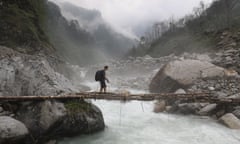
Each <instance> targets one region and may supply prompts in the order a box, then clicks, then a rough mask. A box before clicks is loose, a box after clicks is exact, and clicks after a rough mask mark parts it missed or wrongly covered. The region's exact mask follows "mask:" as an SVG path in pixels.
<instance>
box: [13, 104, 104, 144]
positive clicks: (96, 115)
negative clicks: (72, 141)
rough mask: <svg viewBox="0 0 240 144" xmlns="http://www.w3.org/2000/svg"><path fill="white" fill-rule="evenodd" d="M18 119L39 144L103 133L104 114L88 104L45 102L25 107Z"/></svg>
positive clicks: (22, 107) (19, 111)
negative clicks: (55, 139) (97, 132)
mask: <svg viewBox="0 0 240 144" xmlns="http://www.w3.org/2000/svg"><path fill="white" fill-rule="evenodd" d="M17 114H18V115H17V119H18V120H20V121H22V122H23V123H24V124H25V125H26V127H27V128H28V129H29V131H30V133H31V136H32V137H34V139H35V140H38V141H39V142H40V143H43V142H46V141H48V140H49V139H54V138H58V137H61V136H74V135H79V134H85V133H93V132H96V131H100V130H103V129H104V127H105V125H104V120H103V116H102V113H101V111H100V110H99V109H98V108H97V107H96V106H94V105H93V104H90V103H87V102H85V101H70V102H64V103H62V102H57V101H44V102H37V103H36V102H33V103H29V104H24V105H23V106H21V108H20V109H19V110H18V112H17Z"/></svg>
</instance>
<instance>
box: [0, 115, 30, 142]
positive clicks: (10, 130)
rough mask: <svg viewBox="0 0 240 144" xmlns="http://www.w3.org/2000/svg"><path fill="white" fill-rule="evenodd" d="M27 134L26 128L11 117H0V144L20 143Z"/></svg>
mask: <svg viewBox="0 0 240 144" xmlns="http://www.w3.org/2000/svg"><path fill="white" fill-rule="evenodd" d="M28 134H29V132H28V129H27V128H26V126H25V125H24V124H23V123H22V122H20V121H17V120H15V119H13V118H11V117H7V116H1V117H0V143H1V144H4V143H16V144H17V143H20V142H21V141H22V140H23V139H24V138H25V137H26V136H27V135H28Z"/></svg>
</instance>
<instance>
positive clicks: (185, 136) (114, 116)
mask: <svg viewBox="0 0 240 144" xmlns="http://www.w3.org/2000/svg"><path fill="white" fill-rule="evenodd" d="M89 84H90V83H89ZM89 84H88V85H89ZM91 87H92V88H93V89H94V90H96V89H97V85H96V84H94V85H91ZM110 89H112V90H113V89H114V88H111V87H110ZM131 92H134V93H136V92H139V91H133V90H132V91H131ZM93 103H94V104H96V105H97V106H98V107H99V108H100V109H101V111H102V112H103V116H104V119H105V124H106V129H105V130H104V131H102V132H99V133H97V134H93V135H85V136H79V137H75V138H64V139H63V140H62V141H61V142H60V144H239V143H240V131H239V130H231V129H229V128H226V127H225V126H223V125H221V124H219V123H217V122H216V121H214V120H212V119H211V118H205V119H202V118H200V117H197V116H179V115H171V114H165V113H162V114H156V113H153V112H152V111H153V103H154V102H138V101H132V102H129V103H121V102H113V101H93Z"/></svg>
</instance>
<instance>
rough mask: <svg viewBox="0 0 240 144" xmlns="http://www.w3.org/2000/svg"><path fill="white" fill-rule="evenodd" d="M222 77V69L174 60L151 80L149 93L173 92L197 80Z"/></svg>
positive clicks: (208, 64) (205, 64)
mask: <svg viewBox="0 0 240 144" xmlns="http://www.w3.org/2000/svg"><path fill="white" fill-rule="evenodd" d="M216 76H224V68H221V67H218V66H216V65H214V64H211V63H209V62H204V61H199V60H176V61H172V62H170V63H168V64H166V65H165V66H164V67H163V68H161V69H160V71H159V72H158V73H157V74H156V75H155V77H154V78H153V79H152V81H151V83H150V86H149V90H150V92H175V91H176V90H177V89H179V88H187V87H189V86H190V85H192V83H193V82H194V80H196V79H198V78H209V77H216Z"/></svg>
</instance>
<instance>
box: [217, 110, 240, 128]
mask: <svg viewBox="0 0 240 144" xmlns="http://www.w3.org/2000/svg"><path fill="white" fill-rule="evenodd" d="M219 121H220V122H221V123H223V124H224V125H226V126H227V127H229V128H231V129H240V120H239V119H238V118H237V117H236V116H235V115H234V114H232V113H227V114H225V115H224V116H222V117H221V118H220V119H219Z"/></svg>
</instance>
